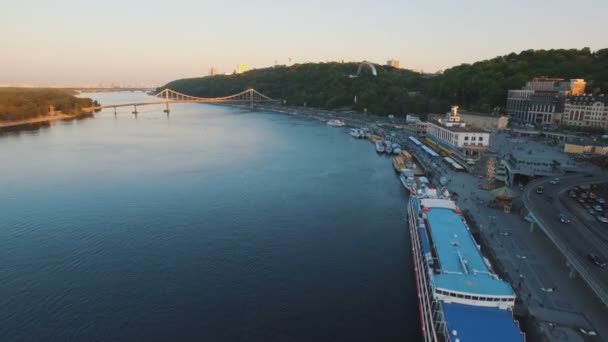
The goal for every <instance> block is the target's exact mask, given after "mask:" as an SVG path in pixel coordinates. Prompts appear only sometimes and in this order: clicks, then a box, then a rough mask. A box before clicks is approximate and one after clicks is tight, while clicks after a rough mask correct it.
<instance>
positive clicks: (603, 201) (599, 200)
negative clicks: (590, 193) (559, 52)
mask: <svg viewBox="0 0 608 342" xmlns="http://www.w3.org/2000/svg"><path fill="white" fill-rule="evenodd" d="M596 201H597V203H599V204H606V200H605V199H603V198H601V197H600V198H598V199H596Z"/></svg>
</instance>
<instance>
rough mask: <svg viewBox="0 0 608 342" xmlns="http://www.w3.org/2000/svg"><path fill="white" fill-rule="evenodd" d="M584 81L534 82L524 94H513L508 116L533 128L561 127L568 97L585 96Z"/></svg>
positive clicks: (521, 92) (530, 83)
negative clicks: (545, 125)
mask: <svg viewBox="0 0 608 342" xmlns="http://www.w3.org/2000/svg"><path fill="white" fill-rule="evenodd" d="M585 86H586V82H585V80H582V79H571V80H564V79H562V78H546V77H538V78H534V79H532V80H531V81H529V82H528V83H526V85H525V86H524V87H523V88H522V89H520V90H509V92H508V95H507V112H508V113H509V116H510V117H511V119H512V120H515V121H517V122H520V123H530V124H539V125H541V124H558V123H560V120H561V117H562V113H563V111H564V103H565V99H566V97H567V96H576V95H580V94H583V93H584V91H585Z"/></svg>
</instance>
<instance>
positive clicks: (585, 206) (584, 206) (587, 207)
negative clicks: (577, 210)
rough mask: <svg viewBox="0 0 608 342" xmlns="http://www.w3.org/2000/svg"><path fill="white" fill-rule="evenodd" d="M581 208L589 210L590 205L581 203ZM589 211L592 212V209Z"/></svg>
mask: <svg viewBox="0 0 608 342" xmlns="http://www.w3.org/2000/svg"><path fill="white" fill-rule="evenodd" d="M583 208H585V209H587V210H589V209H591V204H589V203H583ZM591 210H593V209H591Z"/></svg>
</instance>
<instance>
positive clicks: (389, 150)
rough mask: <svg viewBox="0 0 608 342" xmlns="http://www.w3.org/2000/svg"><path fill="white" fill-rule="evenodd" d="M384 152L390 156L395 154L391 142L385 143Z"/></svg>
mask: <svg viewBox="0 0 608 342" xmlns="http://www.w3.org/2000/svg"><path fill="white" fill-rule="evenodd" d="M384 150H385V151H386V153H388V154H391V153H393V147H392V146H391V142H390V141H388V140H387V141H385V142H384Z"/></svg>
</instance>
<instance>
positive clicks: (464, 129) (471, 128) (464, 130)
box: [429, 121, 489, 133]
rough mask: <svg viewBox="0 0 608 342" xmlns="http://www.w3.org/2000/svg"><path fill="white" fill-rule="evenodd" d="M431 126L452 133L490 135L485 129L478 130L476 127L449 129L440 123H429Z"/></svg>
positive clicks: (454, 127)
mask: <svg viewBox="0 0 608 342" xmlns="http://www.w3.org/2000/svg"><path fill="white" fill-rule="evenodd" d="M429 124H433V125H435V126H439V127H441V128H444V129H446V130H448V131H451V132H469V133H489V132H488V131H487V130H485V129H481V128H476V127H469V126H464V127H458V126H452V127H448V126H445V125H442V124H441V123H440V122H438V121H429Z"/></svg>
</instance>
